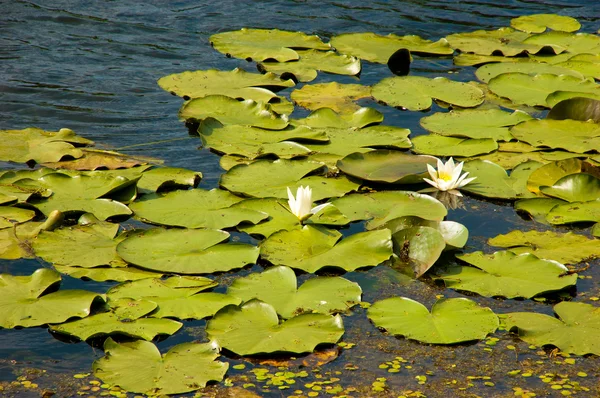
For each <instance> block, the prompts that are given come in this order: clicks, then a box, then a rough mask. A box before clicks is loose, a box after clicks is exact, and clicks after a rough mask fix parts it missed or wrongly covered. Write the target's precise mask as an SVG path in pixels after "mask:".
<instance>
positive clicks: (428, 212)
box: [331, 191, 448, 230]
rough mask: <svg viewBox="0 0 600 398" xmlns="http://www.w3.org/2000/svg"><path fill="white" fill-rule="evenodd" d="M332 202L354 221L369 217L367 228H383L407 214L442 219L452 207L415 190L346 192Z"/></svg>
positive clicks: (428, 218) (436, 219)
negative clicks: (365, 192) (447, 206)
mask: <svg viewBox="0 0 600 398" xmlns="http://www.w3.org/2000/svg"><path fill="white" fill-rule="evenodd" d="M331 203H332V204H333V205H334V206H335V207H336V208H338V209H339V210H340V211H341V212H342V214H344V215H345V216H346V217H348V219H349V220H350V221H360V220H367V223H366V225H365V226H366V228H367V229H369V230H370V229H375V228H379V227H381V226H382V225H384V224H386V223H387V222H389V221H391V220H394V219H397V218H399V217H405V216H417V217H421V218H423V219H426V220H434V221H442V220H443V219H444V217H445V216H446V214H448V211H447V210H446V207H445V206H444V205H443V204H442V203H441V202H440V201H439V200H437V199H435V198H432V197H431V196H429V195H423V194H420V193H416V192H412V191H382V192H373V193H367V194H352V195H346V196H344V197H343V198H339V199H334V200H332V201H331Z"/></svg>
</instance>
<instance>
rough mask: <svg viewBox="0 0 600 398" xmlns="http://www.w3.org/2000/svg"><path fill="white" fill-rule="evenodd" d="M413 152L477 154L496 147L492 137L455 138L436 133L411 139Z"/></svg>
mask: <svg viewBox="0 0 600 398" xmlns="http://www.w3.org/2000/svg"><path fill="white" fill-rule="evenodd" d="M412 143H413V152H415V153H419V154H424V155H433V156H477V155H482V154H485V153H490V152H493V151H495V150H497V149H498V144H497V143H496V141H495V140H494V139H492V138H480V139H472V138H457V137H444V136H442V135H437V134H427V135H420V136H418V137H415V138H413V139H412Z"/></svg>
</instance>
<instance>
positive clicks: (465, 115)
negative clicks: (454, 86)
mask: <svg viewBox="0 0 600 398" xmlns="http://www.w3.org/2000/svg"><path fill="white" fill-rule="evenodd" d="M529 119H531V116H529V115H528V114H527V113H525V112H521V111H515V112H512V113H510V112H505V111H502V110H500V109H465V110H462V111H452V112H448V113H442V112H438V113H434V114H433V115H431V116H427V117H424V118H422V119H421V122H420V123H421V126H422V127H423V128H424V129H426V130H429V131H431V132H432V133H435V134H440V135H444V136H450V137H467V138H476V139H480V138H492V139H494V140H495V141H510V140H511V139H513V136H512V135H511V134H510V132H509V131H508V128H509V127H510V126H513V125H515V124H518V123H521V122H522V121H525V120H529Z"/></svg>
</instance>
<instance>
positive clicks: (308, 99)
mask: <svg viewBox="0 0 600 398" xmlns="http://www.w3.org/2000/svg"><path fill="white" fill-rule="evenodd" d="M370 96H371V87H369V86H363V85H361V84H339V83H337V82H331V83H320V84H311V85H309V84H306V85H304V86H303V87H302V88H300V89H296V90H294V91H292V94H291V97H292V100H294V102H295V103H296V104H298V105H300V106H302V107H304V108H307V109H311V110H317V109H319V108H330V109H332V110H334V111H335V112H340V113H342V112H354V111H356V110H358V109H359V108H360V106H358V105H357V104H356V103H355V102H354V101H355V100H358V99H361V98H367V97H370Z"/></svg>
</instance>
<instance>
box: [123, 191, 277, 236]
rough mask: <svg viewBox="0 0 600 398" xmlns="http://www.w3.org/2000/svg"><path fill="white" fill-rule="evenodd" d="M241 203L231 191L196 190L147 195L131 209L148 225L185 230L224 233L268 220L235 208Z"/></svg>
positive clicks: (262, 216)
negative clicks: (167, 226)
mask: <svg viewBox="0 0 600 398" xmlns="http://www.w3.org/2000/svg"><path fill="white" fill-rule="evenodd" d="M240 201H242V198H240V197H238V196H235V195H233V194H232V193H229V192H228V191H223V190H220V189H211V190H210V191H205V190H203V189H192V190H188V191H173V192H169V193H166V194H151V195H145V196H144V197H143V198H142V199H141V200H139V201H136V202H134V203H132V204H130V205H129V208H130V209H131V210H133V211H134V213H135V215H136V216H137V217H139V218H141V219H142V220H143V221H145V222H150V223H153V224H161V225H171V226H177V227H185V228H212V229H222V228H230V227H234V226H236V225H238V224H239V223H242V222H249V223H252V224H256V223H258V222H259V221H261V220H264V219H265V218H267V214H265V213H263V212H259V211H255V210H250V209H247V208H240V207H234V208H232V207H231V206H232V205H234V204H235V203H238V202H240ZM200 204H201V205H200Z"/></svg>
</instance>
